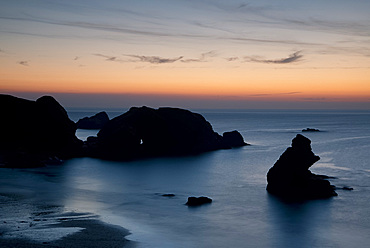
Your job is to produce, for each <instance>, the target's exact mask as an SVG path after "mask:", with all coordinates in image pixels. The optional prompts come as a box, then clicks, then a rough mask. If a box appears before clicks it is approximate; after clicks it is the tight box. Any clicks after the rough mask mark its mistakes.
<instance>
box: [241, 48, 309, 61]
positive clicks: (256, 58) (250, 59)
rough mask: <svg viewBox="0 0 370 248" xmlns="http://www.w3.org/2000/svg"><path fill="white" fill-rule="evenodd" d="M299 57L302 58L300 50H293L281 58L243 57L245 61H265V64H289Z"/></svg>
mask: <svg viewBox="0 0 370 248" xmlns="http://www.w3.org/2000/svg"><path fill="white" fill-rule="evenodd" d="M301 58H303V55H302V54H301V51H298V52H295V53H293V54H291V55H289V56H288V57H286V58H281V59H262V58H259V57H256V56H249V57H248V56H247V57H244V59H245V61H246V62H257V63H265V64H289V63H294V62H297V61H299V60H300V59H301Z"/></svg>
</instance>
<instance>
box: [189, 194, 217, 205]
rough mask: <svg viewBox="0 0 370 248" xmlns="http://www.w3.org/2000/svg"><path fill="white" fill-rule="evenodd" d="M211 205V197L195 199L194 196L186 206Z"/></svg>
mask: <svg viewBox="0 0 370 248" xmlns="http://www.w3.org/2000/svg"><path fill="white" fill-rule="evenodd" d="M209 203H212V199H211V198H209V197H205V196H201V197H194V196H191V197H188V201H187V202H186V203H185V205H188V206H192V207H195V206H200V205H203V204H209Z"/></svg>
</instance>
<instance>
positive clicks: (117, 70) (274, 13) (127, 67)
mask: <svg viewBox="0 0 370 248" xmlns="http://www.w3.org/2000/svg"><path fill="white" fill-rule="evenodd" d="M0 3H1V5H0V6H1V8H0V93H9V94H13V95H16V96H21V97H27V98H30V99H35V98H38V97H39V96H41V95H45V94H49V95H54V96H55V97H56V98H57V100H58V101H60V102H61V103H62V105H64V106H67V107H72V106H75V107H129V106H134V105H135V106H141V105H149V106H152V107H158V106H177V107H186V108H357V109H370V14H369V13H370V1H368V0H351V1H350V0H336V1H333V0H320V1H316V0H313V1H297V0H294V1H293V0H284V1H282V0H259V1H239V0H228V1H221V0H220V1H219V0H151V1H148V0H107V1H100V0H73V1H72V0H71V1H67V0H11V1H8V0H0Z"/></svg>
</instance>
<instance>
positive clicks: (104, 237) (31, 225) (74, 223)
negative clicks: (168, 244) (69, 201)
mask: <svg viewBox="0 0 370 248" xmlns="http://www.w3.org/2000/svg"><path fill="white" fill-rule="evenodd" d="M2 186H3V187H1V188H0V209H1V212H0V219H1V222H0V247H21V248H23V247H24V248H33V247H60V248H62V247H66V248H67V247H70V248H74V247H76V248H77V247H112V248H113V247H117V248H118V247H129V248H130V247H135V242H132V241H129V240H127V239H126V238H125V237H126V236H127V235H129V234H130V232H129V231H128V230H126V229H124V228H122V227H120V226H117V225H112V224H108V223H105V222H103V221H101V220H100V218H99V216H97V215H95V214H92V213H81V212H66V210H65V208H64V207H63V206H57V205H50V204H47V203H43V202H40V201H38V202H37V203H35V202H34V198H33V193H34V192H30V191H28V190H23V191H22V190H20V189H19V188H18V187H15V188H12V185H7V186H6V187H4V185H2ZM4 189H5V190H4Z"/></svg>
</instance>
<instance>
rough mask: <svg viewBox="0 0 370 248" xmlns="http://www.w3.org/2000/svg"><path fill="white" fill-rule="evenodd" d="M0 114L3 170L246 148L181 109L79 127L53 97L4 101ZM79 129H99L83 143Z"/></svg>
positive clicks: (144, 111)
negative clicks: (71, 161) (69, 161)
mask: <svg viewBox="0 0 370 248" xmlns="http://www.w3.org/2000/svg"><path fill="white" fill-rule="evenodd" d="M0 113H1V116H2V121H1V122H0V137H1V139H0V167H34V166H41V165H43V164H50V163H58V162H60V161H61V160H64V159H69V158H74V157H84V156H85V157H96V158H102V159H108V160H132V159H141V158H148V157H159V156H186V155H195V154H200V153H203V152H209V151H215V150H219V149H230V148H232V147H239V146H244V145H246V143H245V142H244V140H243V137H242V136H241V134H240V133H239V132H237V131H232V132H226V133H225V134H224V136H221V135H219V134H218V133H217V132H215V131H214V130H213V128H212V126H211V124H210V123H209V122H208V121H207V120H206V119H205V118H204V117H203V116H202V115H200V114H197V113H193V112H191V111H189V110H185V109H179V108H159V109H153V108H149V107H132V108H131V109H130V110H129V111H128V112H126V113H123V114H122V115H120V116H118V117H116V118H113V119H112V120H109V118H108V116H107V114H106V113H105V112H102V113H99V114H97V115H96V116H93V117H92V118H84V119H81V120H80V121H79V122H78V123H77V124H76V123H74V122H73V121H72V120H70V119H69V117H68V114H67V112H66V110H65V109H64V108H63V107H62V106H61V105H60V104H59V103H58V102H57V101H56V100H55V99H54V98H53V97H51V96H43V97H40V98H39V99H37V100H36V101H30V100H26V99H22V98H18V97H14V96H11V95H0ZM78 126H80V127H81V126H82V127H84V128H101V129H100V131H99V133H98V135H97V137H89V138H88V139H87V141H85V142H83V141H81V140H79V139H78V138H77V137H76V135H75V132H76V129H77V127H78Z"/></svg>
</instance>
